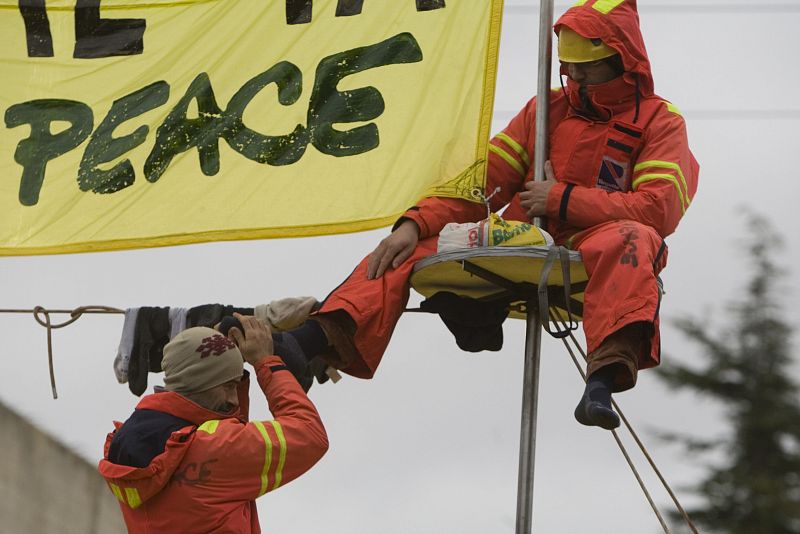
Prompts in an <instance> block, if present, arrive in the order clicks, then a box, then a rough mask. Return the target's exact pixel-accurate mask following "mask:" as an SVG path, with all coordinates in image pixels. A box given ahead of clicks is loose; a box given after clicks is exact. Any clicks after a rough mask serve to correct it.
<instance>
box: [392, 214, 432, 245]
mask: <svg viewBox="0 0 800 534" xmlns="http://www.w3.org/2000/svg"><path fill="white" fill-rule="evenodd" d="M406 219H408V220H411V221H414V222H415V223H416V224H417V226H418V227H419V238H420V239H425V238H427V237H430V235H428V234H429V233H430V231H429V230H428V225H427V224H425V220H424V219H423V218H422V215H420V210H419V208H417V207H416V206H415V207H413V208H409V209H408V210H406V212H405V213H404V214H403V216H402V217H400V218H399V219H397V222H396V223H394V226H393V227H392V231H394V230H396V229H397V227H398V226H400V224H401V223H402V222H403V221H404V220H406Z"/></svg>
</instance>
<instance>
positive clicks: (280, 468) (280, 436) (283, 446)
mask: <svg viewBox="0 0 800 534" xmlns="http://www.w3.org/2000/svg"><path fill="white" fill-rule="evenodd" d="M270 422H271V423H272V426H273V428H275V435H276V436H278V443H280V446H281V452H280V456H279V458H278V467H276V468H275V485H274V486H273V487H272V489H273V490H275V489H278V486H280V485H281V479H282V478H283V466H284V464H285V463H286V437H284V435H283V428H281V424H280V423H279V422H277V421H270Z"/></svg>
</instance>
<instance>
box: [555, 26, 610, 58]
mask: <svg viewBox="0 0 800 534" xmlns="http://www.w3.org/2000/svg"><path fill="white" fill-rule="evenodd" d="M616 53H617V51H616V50H614V49H613V48H611V47H610V46H608V45H606V44H605V43H604V42H603V41H601V40H600V39H587V38H586V37H584V36H582V35H579V34H578V33H576V32H575V31H573V30H572V29H570V28H568V27H566V26H561V29H560V30H559V31H558V59H560V60H561V61H564V62H566V63H588V62H590V61H597V60H599V59H605V58H607V57H611V56H613V55H614V54H616Z"/></svg>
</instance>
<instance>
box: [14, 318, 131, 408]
mask: <svg viewBox="0 0 800 534" xmlns="http://www.w3.org/2000/svg"><path fill="white" fill-rule="evenodd" d="M0 313H26V314H27V313H31V314H33V318H34V319H35V320H36V322H37V323H39V324H40V325H41V326H43V327H45V328H46V329H47V366H48V368H49V370H50V388H51V389H52V391H53V398H54V399H57V398H58V391H57V390H56V373H55V368H54V366H53V330H54V329H56V328H64V327H65V326H68V325H71V324H72V323H74V322H75V321H77V320H78V319H80V318H81V316H83V315H84V314H87V313H103V314H112V313H113V314H120V313H121V314H124V313H125V310H121V309H119V308H112V307H111V306H95V305H89V306H78V307H77V308H75V309H73V310H48V309H47V308H45V307H43V306H36V307H35V308H33V309H32V310H13V309H0ZM54 313H58V314H64V313H67V314H69V319H67V320H66V321H63V322H61V323H53V321H52V320H51V318H50V315H51V314H54Z"/></svg>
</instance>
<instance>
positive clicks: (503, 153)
mask: <svg viewBox="0 0 800 534" xmlns="http://www.w3.org/2000/svg"><path fill="white" fill-rule="evenodd" d="M489 152H494V153H495V154H497V155H498V156H500V157H501V158H503V160H504V161H505V162H506V163H508V164H509V165H511V167H512V168H513V169H514V170H515V171H517V172H518V173H519V175H520V176H525V169H523V168H522V165H520V164H519V161H517V160H515V159H514V157H513V156H511V155H510V154H508V153H507V152H506V151H505V150H503V149H502V148H500V147H498V146H495V145H492V144H489Z"/></svg>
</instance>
